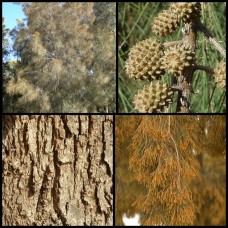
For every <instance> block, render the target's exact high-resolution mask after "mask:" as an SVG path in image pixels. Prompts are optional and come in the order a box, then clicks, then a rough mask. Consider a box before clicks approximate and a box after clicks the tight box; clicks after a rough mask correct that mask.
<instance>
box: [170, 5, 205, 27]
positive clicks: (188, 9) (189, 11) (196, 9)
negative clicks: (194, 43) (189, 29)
mask: <svg viewBox="0 0 228 228" xmlns="http://www.w3.org/2000/svg"><path fill="white" fill-rule="evenodd" d="M169 10H170V11H172V12H173V13H174V14H175V15H177V17H178V20H179V21H183V22H184V23H190V22H195V21H198V20H199V19H200V16H201V4H200V2H176V3H172V4H171V5H170V7H169Z"/></svg>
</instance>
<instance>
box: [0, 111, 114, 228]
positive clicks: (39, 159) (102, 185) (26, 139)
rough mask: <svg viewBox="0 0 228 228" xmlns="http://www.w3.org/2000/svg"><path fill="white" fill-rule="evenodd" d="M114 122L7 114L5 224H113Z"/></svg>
mask: <svg viewBox="0 0 228 228" xmlns="http://www.w3.org/2000/svg"><path fill="white" fill-rule="evenodd" d="M112 124H113V123H112V116H104V115H99V116H98V115H97V116H96V115H92V116H88V115H33V116H31V115H30V116H29V115H15V116H7V115H6V116H3V142H2V165H3V169H2V188H3V190H2V213H3V215H2V220H3V225H5V226H8V225H10V226H16V225H20V226H31V225H36V226H44V225H47V226H48V225H49V226H53V225H60V226H61V225H63V226H71V225H112V218H113V216H112V213H113V183H112V176H113V148H112V144H113V125H112Z"/></svg>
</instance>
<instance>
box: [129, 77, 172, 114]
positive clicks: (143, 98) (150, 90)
mask: <svg viewBox="0 0 228 228" xmlns="http://www.w3.org/2000/svg"><path fill="white" fill-rule="evenodd" d="M172 98H173V91H172V90H171V88H170V87H168V85H167V84H165V83H162V82H160V81H155V82H151V83H150V85H145V86H144V88H143V89H142V90H139V91H138V93H137V94H136V95H135V96H134V99H133V103H134V105H135V109H136V110H138V112H140V113H160V112H162V110H164V108H165V107H168V105H169V104H171V103H172Z"/></svg>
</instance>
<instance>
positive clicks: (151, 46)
mask: <svg viewBox="0 0 228 228" xmlns="http://www.w3.org/2000/svg"><path fill="white" fill-rule="evenodd" d="M163 55H164V50H163V45H162V44H161V43H160V42H159V41H158V40H156V39H146V40H143V41H141V42H139V43H137V44H136V45H135V46H133V47H132V48H131V50H130V52H129V55H128V59H127V61H126V73H127V75H128V76H129V77H131V78H133V79H138V80H150V81H151V80H153V79H159V78H160V76H162V75H163V74H164V70H163V68H162V57H163Z"/></svg>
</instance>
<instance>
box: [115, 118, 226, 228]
mask: <svg viewBox="0 0 228 228" xmlns="http://www.w3.org/2000/svg"><path fill="white" fill-rule="evenodd" d="M138 118H140V121H138ZM117 119H118V121H116V123H117V127H116V137H117V141H116V146H117V160H116V163H117V162H119V161H120V159H118V157H119V156H121V160H123V161H121V162H120V166H119V167H120V168H119V174H118V173H117V175H116V182H117V184H118V183H122V189H124V191H123V190H122V191H121V190H120V191H119V192H117V193H116V198H117V203H116V205H117V209H116V211H117V216H119V218H117V221H118V225H120V224H121V221H120V220H121V217H120V216H122V215H123V212H128V211H127V208H124V210H125V211H123V210H122V208H121V207H118V204H119V203H120V202H118V198H120V196H119V195H120V194H121V199H122V200H124V198H125V199H126V200H125V201H124V203H125V204H127V205H128V203H130V204H131V207H133V210H134V212H140V213H141V222H142V224H143V225H156V224H165V225H224V224H225V203H224V202H225V178H224V177H225V159H224V156H225V153H226V151H225V138H226V134H225V132H226V131H225V130H226V120H225V116H143V117H142V116H133V117H131V118H129V117H128V118H125V119H124V117H120V116H118V117H117ZM134 122H135V123H137V122H138V124H137V126H136V127H135V128H134V130H133V132H132V131H129V128H130V129H131V128H132V127H133V126H134V124H133V123H134ZM119 138H121V139H122V140H118V139H119ZM123 141H125V145H124V143H123ZM126 143H127V144H126ZM120 146H121V147H120ZM118 148H119V149H118ZM126 151H127V152H126ZM123 163H125V164H127V163H129V168H130V170H131V171H132V172H133V173H134V178H135V180H136V181H137V183H138V184H139V185H141V186H142V190H140V191H138V193H137V196H135V195H134V194H132V192H131V191H130V189H129V181H128V178H126V177H125V178H122V176H121V174H123V173H125V169H126V168H125V169H124V168H123V167H121V164H123ZM212 164H214V166H213V165H212ZM117 165H118V163H117ZM125 166H126V165H125ZM124 180H125V182H126V184H125V183H124ZM133 182H134V181H132V180H131V183H133ZM219 183H220V184H219ZM125 192H126V195H124V194H125ZM128 198H131V202H126V201H128ZM132 201H134V202H133V203H132ZM205 205H206V208H205ZM129 208H130V207H129ZM118 211H119V212H121V214H119V213H118ZM210 215H213V216H210Z"/></svg>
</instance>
